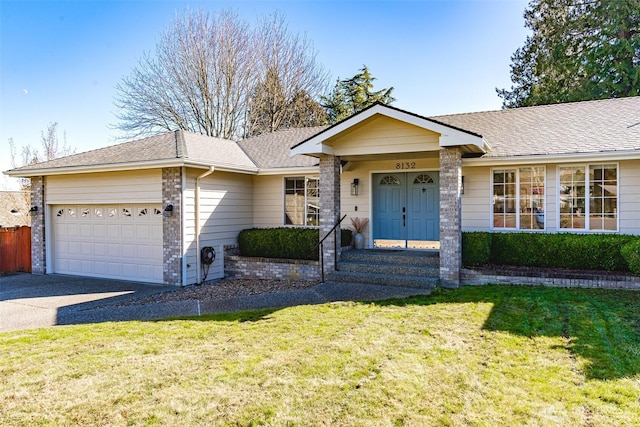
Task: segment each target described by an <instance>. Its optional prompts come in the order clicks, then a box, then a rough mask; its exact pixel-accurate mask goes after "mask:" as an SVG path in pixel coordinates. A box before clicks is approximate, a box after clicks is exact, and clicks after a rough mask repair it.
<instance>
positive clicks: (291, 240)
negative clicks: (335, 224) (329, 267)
mask: <svg viewBox="0 0 640 427" xmlns="http://www.w3.org/2000/svg"><path fill="white" fill-rule="evenodd" d="M319 236H320V231H319V230H318V229H317V228H300V227H278V228H250V229H247V230H242V231H241V232H240V234H239V235H238V246H239V249H240V255H242V256H246V257H263V258H284V259H307V260H318V257H319V255H320V254H319V249H318V248H316V247H315V246H316V245H317V244H318V239H319ZM340 237H341V243H342V245H343V246H348V245H350V244H351V230H347V229H344V230H340ZM345 242H346V243H345Z"/></svg>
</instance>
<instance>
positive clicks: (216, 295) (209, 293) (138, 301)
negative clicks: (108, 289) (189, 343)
mask: <svg viewBox="0 0 640 427" xmlns="http://www.w3.org/2000/svg"><path fill="white" fill-rule="evenodd" d="M318 283H320V282H319V281H308V280H254V279H225V280H218V281H213V282H208V283H205V284H203V285H199V286H196V285H190V286H185V287H180V288H176V290H171V291H167V292H161V293H157V294H153V295H147V296H142V297H133V298H130V299H127V300H126V301H122V302H119V303H116V304H114V305H113V306H115V307H125V306H131V305H144V304H152V303H163V302H175V301H195V300H200V301H209V300H221V299H225V298H233V297H243V296H248V295H260V294H270V293H274V292H286V291H293V290H299V289H308V288H311V287H313V286H315V285H317V284H318Z"/></svg>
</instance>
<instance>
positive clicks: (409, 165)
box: [396, 162, 416, 169]
mask: <svg viewBox="0 0 640 427" xmlns="http://www.w3.org/2000/svg"><path fill="white" fill-rule="evenodd" d="M415 168H416V162H398V163H396V169H415Z"/></svg>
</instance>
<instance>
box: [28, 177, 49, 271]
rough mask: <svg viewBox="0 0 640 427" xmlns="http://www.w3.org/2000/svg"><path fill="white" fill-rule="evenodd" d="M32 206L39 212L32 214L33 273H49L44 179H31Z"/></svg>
mask: <svg viewBox="0 0 640 427" xmlns="http://www.w3.org/2000/svg"><path fill="white" fill-rule="evenodd" d="M31 206H37V207H38V211H37V212H31V272H32V273H35V274H45V273H46V272H47V256H46V255H47V254H46V246H45V244H46V242H45V224H44V212H45V209H46V207H45V205H44V177H43V176H34V177H31Z"/></svg>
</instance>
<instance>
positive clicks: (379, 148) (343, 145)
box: [328, 116, 440, 156]
mask: <svg viewBox="0 0 640 427" xmlns="http://www.w3.org/2000/svg"><path fill="white" fill-rule="evenodd" d="M439 136H440V135H439V134H438V133H436V132H433V131H430V130H427V129H423V128H421V127H418V126H415V125H412V124H409V123H405V122H401V121H399V120H396V119H392V118H389V117H382V116H377V117H373V118H370V119H368V120H367V121H366V122H364V123H362V124H359V125H357V126H355V129H354V130H352V131H349V132H346V133H345V134H341V135H338V136H336V137H334V138H332V139H330V140H329V141H328V144H329V145H331V146H333V147H334V150H335V154H336V155H338V156H351V155H371V154H384V153H416V152H422V151H434V152H438V151H439V150H440V146H439Z"/></svg>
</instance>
